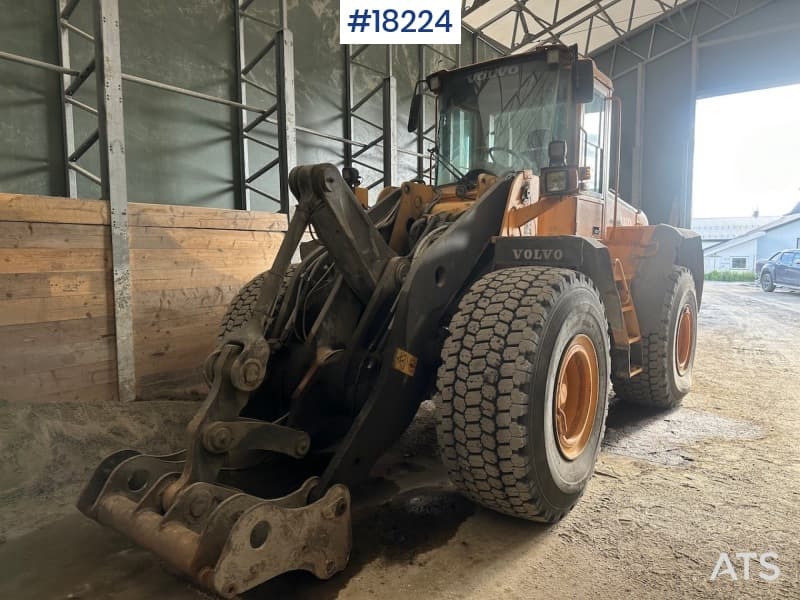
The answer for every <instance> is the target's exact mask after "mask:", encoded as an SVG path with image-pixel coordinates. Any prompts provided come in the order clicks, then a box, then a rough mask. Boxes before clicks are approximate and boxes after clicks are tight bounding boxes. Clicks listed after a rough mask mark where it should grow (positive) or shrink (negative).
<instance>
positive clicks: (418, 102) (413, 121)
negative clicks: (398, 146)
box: [408, 82, 424, 133]
mask: <svg viewBox="0 0 800 600" xmlns="http://www.w3.org/2000/svg"><path fill="white" fill-rule="evenodd" d="M423 83H424V82H418V83H417V85H415V86H414V97H413V98H411V109H410V110H409V111H408V131H409V133H412V132H414V131H416V130H417V128H418V127H419V113H420V109H421V108H422V90H421V89H420V86H421V85H422V84H423Z"/></svg>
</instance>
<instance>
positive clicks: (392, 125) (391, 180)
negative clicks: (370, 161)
mask: <svg viewBox="0 0 800 600" xmlns="http://www.w3.org/2000/svg"><path fill="white" fill-rule="evenodd" d="M393 67H394V65H393V64H392V46H386V73H387V77H386V78H385V79H384V80H383V185H384V186H390V185H393V184H396V183H398V182H399V180H400V178H399V175H398V171H397V80H396V79H395V78H394V68H393Z"/></svg>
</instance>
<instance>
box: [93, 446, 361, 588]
mask: <svg viewBox="0 0 800 600" xmlns="http://www.w3.org/2000/svg"><path fill="white" fill-rule="evenodd" d="M184 454H185V453H178V454H173V455H170V456H147V455H142V454H139V453H137V452H135V451H132V450H123V451H120V452H117V453H115V454H112V455H111V456H109V457H108V458H106V459H105V460H104V461H103V462H102V463H101V464H100V466H99V467H98V468H97V469H96V471H95V473H94V475H93V476H92V478H91V479H90V480H89V482H88V484H87V485H86V487H85V489H84V490H83V493H82V494H81V497H80V499H79V501H78V508H79V509H80V511H81V512H83V513H84V514H85V515H86V516H88V517H90V518H92V519H94V520H96V521H98V522H99V523H101V524H103V525H105V526H108V527H111V528H112V529H115V530H116V531H118V532H120V533H122V534H123V535H126V536H128V537H129V538H131V539H132V540H133V541H135V542H136V543H137V544H139V545H140V546H142V547H144V548H147V549H148V550H150V551H151V552H153V553H154V554H156V555H158V556H159V557H160V558H161V559H163V560H164V561H165V562H167V563H168V564H169V565H171V566H172V567H173V568H175V569H177V570H178V571H180V572H181V573H183V574H184V575H186V576H187V577H189V578H191V579H192V580H194V581H195V582H196V583H197V584H199V585H200V586H202V587H205V588H208V589H209V590H212V591H213V592H215V593H217V594H219V595H220V596H222V597H224V598H232V597H234V596H235V595H237V594H239V593H241V592H244V591H246V590H248V589H251V588H253V587H255V586H257V585H259V584H261V583H263V582H265V581H267V580H269V579H271V578H273V577H275V576H277V575H280V574H281V573H285V572H287V571H293V570H304V571H310V572H311V573H313V574H314V575H316V576H317V577H319V578H320V579H328V578H329V577H331V576H332V575H334V574H335V573H337V572H339V571H341V570H342V569H344V567H345V566H346V565H347V560H348V558H349V554H350V547H351V532H350V493H349V491H348V489H347V488H346V487H345V486H343V485H334V486H332V487H330V488H329V489H328V491H327V492H326V493H325V494H324V495H323V496H322V498H320V499H319V500H317V501H315V502H310V503H309V495H310V493H311V491H312V490H313V489H314V487H315V486H316V485H317V484H318V482H319V478H318V477H311V478H309V479H307V480H306V481H305V482H304V483H303V484H302V485H301V486H300V487H299V488H297V489H296V490H295V491H293V492H292V493H290V494H288V495H286V496H283V497H280V498H272V499H264V498H259V497H256V496H252V495H249V494H246V493H242V492H241V491H239V490H237V489H235V488H231V487H226V486H223V485H217V484H215V483H206V482H196V483H192V484H191V485H188V486H187V487H185V488H183V489H181V490H180V492H178V494H177V496H176V497H175V499H174V500H173V501H172V503H171V504H170V506H169V508H167V509H166V510H165V509H164V508H163V507H164V500H163V497H164V492H165V490H166V489H167V488H168V487H169V485H170V484H172V483H174V482H175V481H176V480H177V479H178V478H179V477H180V474H181V470H182V469H183V467H184V460H185V456H184Z"/></svg>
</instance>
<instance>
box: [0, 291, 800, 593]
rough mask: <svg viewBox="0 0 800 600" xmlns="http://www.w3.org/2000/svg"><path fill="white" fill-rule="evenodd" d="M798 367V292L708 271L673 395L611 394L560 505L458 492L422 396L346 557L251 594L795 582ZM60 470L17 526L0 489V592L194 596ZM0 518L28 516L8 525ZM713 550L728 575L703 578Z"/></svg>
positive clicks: (798, 564) (788, 587)
mask: <svg viewBox="0 0 800 600" xmlns="http://www.w3.org/2000/svg"><path fill="white" fill-rule="evenodd" d="M799 373H800V294H796V293H790V292H776V293H774V294H765V293H763V292H761V291H759V290H758V289H757V288H755V287H753V286H750V285H744V284H721V283H716V284H715V283H712V284H710V285H708V286H707V289H706V294H705V298H704V304H703V307H702V310H701V314H700V337H699V341H698V353H697V362H696V367H695V384H694V389H693V392H692V393H691V394H690V395H689V396H688V397H687V398H686V400H685V402H684V406H683V408H681V409H679V410H676V411H673V412H670V413H647V412H642V411H640V410H632V409H630V408H629V407H627V406H624V405H622V404H614V405H612V407H611V410H610V412H609V424H608V431H607V435H606V442H605V449H604V451H603V452H602V453H601V456H600V459H599V462H598V465H597V472H596V475H595V477H594V478H593V480H592V482H591V483H590V486H589V489H588V490H587V492H586V495H585V496H584V498H583V499H582V500H581V501H580V502H579V503H578V505H577V507H576V508H575V510H574V511H573V512H572V513H571V514H570V515H569V516H568V517H567V518H565V519H564V520H563V521H562V522H561V523H559V524H557V525H555V526H551V527H546V526H542V525H537V524H533V523H527V522H524V521H519V520H515V519H513V518H510V517H505V516H502V515H499V514H496V513H493V512H491V511H489V510H485V509H481V508H477V507H475V506H473V505H472V504H470V503H469V502H467V501H466V500H464V499H462V498H461V497H460V496H458V495H457V494H455V493H454V492H453V490H452V489H451V488H450V487H449V485H448V484H447V482H446V480H445V479H444V476H443V472H442V469H441V467H439V465H438V459H437V457H436V449H435V440H434V431H433V417H432V411H431V407H430V406H429V404H428V403H426V404H424V405H423V408H422V410H421V411H420V414H419V416H418V418H417V420H416V421H415V424H414V426H413V427H412V429H410V430H409V432H407V434H406V435H405V436H404V438H403V439H402V440H401V441H400V443H399V444H398V446H397V447H396V448H395V449H394V450H393V451H392V452H391V453H390V455H387V456H386V457H385V459H384V460H383V461H382V462H381V464H380V465H379V468H378V469H377V471H376V477H375V478H374V479H373V480H371V481H370V482H369V483H368V484H366V485H365V486H363V488H362V489H360V490H354V495H355V496H356V497H357V498H359V501H358V503H357V504H356V505H355V506H354V550H353V554H352V557H351V561H350V565H349V566H348V568H347V569H346V570H345V571H344V572H343V573H340V574H339V575H337V576H335V577H334V578H333V579H331V580H330V581H327V582H319V581H317V580H316V579H314V578H313V577H312V576H310V575H306V574H302V573H291V574H287V575H285V576H282V577H280V578H278V579H277V580H274V581H272V582H269V583H268V584H266V585H264V586H262V587H260V588H258V589H256V590H253V591H251V592H249V593H248V594H247V595H246V598H247V599H248V600H255V599H260V598H270V599H272V598H280V599H284V598H310V599H320V600H322V599H332V598H341V599H355V598H373V597H374V598H381V599H384V598H385V599H393V598H398V599H400V598H402V599H403V600H406V599H407V598H416V597H426V598H436V599H451V598H452V599H456V598H459V599H461V598H498V597H503V598H507V599H515V598H519V599H523V598H524V599H526V600H529V599H531V598H555V599H558V598H589V597H599V598H603V597H608V598H645V597H646V598H676V599H678V598H681V599H683V598H737V597H746V598H753V597H756V598H800V536H798V529H800V461H798V458H797V457H798V451H799V450H800V442H798V432H800V389H799V388H798V383H800V376H799V375H798V374H799ZM34 412H35V411H34ZM28 418H33V417H32V416H29V417H28ZM172 419H173V420H177V421H179V420H180V418H179V416H177V415H175V416H173V417H172ZM11 424H12V425H13V424H14V423H11ZM75 433H80V432H79V431H78V432H75ZM124 433H125V432H114V436H113V437H114V439H117V437H118V436H119V435H122V434H124ZM137 436H138V437H136V439H134V441H136V440H137V439H139V440H141V441H143V442H154V443H156V445H159V444H161V445H164V444H166V442H165V441H164V440H159V439H158V436H156V438H155V439H150V438H147V436H144V437H142V436H141V434H137ZM151 438H152V436H151ZM19 442H20V443H22V442H24V440H19ZM41 445H42V444H41V443H39V444H38V446H37V444H34V445H33V447H34V449H35V448H36V447H39V446H41ZM12 458H13V457H12ZM12 472H13V470H12ZM55 478H56V479H57V480H58V481H62V480H63V483H64V485H63V488H59V487H57V486H56V487H57V489H49V491H48V494H49V496H48V499H49V501H51V502H53V504H54V505H55V506H57V507H60V508H59V509H58V510H56V511H55V512H54V513H52V514H49V515H48V516H49V517H50V518H51V519H52V517H53V516H55V515H59V514H60V515H64V514H66V516H63V517H61V518H60V519H59V520H56V521H54V522H51V523H49V524H46V525H44V526H43V527H40V528H39V529H37V530H36V531H32V532H30V533H27V534H25V535H20V534H21V533H22V532H24V531H25V530H26V528H27V529H30V527H31V523H32V522H28V521H25V518H26V517H24V514H26V513H25V510H24V509H23V508H21V501H20V502H17V504H14V499H13V498H12V499H11V500H9V499H8V498H6V502H5V504H4V505H2V508H3V515H2V516H3V520H0V524H2V523H5V526H6V531H7V532H11V534H10V535H9V534H8V533H7V536H8V540H7V541H6V542H5V543H4V544H1V545H0V565H2V566H0V597H4V598H15V599H22V598H32V599H33V598H35V599H37V600H39V599H48V598H68V597H69V598H84V599H89V598H103V599H113V600H122V599H139V598H148V597H153V598H175V599H178V600H181V599H187V600H189V599H193V598H198V597H203V596H206V595H205V594H203V593H201V592H198V591H197V590H195V589H193V588H192V587H191V586H189V585H188V584H187V583H185V582H184V581H182V580H180V579H178V578H176V577H174V576H173V575H171V574H170V573H168V572H167V571H166V570H165V569H164V568H163V567H162V566H161V565H160V564H159V563H158V562H157V561H156V560H155V559H153V558H152V557H151V556H150V555H149V554H147V553H146V552H143V551H141V550H139V549H137V548H135V547H133V546H131V544H130V543H129V542H127V541H126V540H125V539H123V538H121V537H120V536H117V535H116V534H114V533H112V532H110V531H107V530H104V529H102V528H100V527H99V526H97V525H95V524H94V523H92V522H90V521H88V520H86V519H84V518H83V517H82V516H80V515H78V514H74V512H73V511H72V510H71V509H69V507H68V503H67V497H68V496H69V495H63V494H61V495H59V489H63V490H68V491H69V492H70V494H72V488H73V487H74V483H73V482H74V479H75V474H74V473H73V474H72V476H71V477H67V476H62V477H61V479H58V474H57V473H55ZM51 479H52V477H51ZM47 481H50V479H48V480H47ZM40 483H41V481H40ZM18 487H20V486H18ZM20 489H22V492H24V493H25V494H28V493H34V492H35V489H36V488H35V485H33V484H30V483H29V484H28V485H27V487H25V486H21V488H20ZM22 492H20V493H22ZM69 497H70V498H71V496H69ZM42 504H44V503H43V502H38V504H37V506H41V505H42ZM9 510H13V511H14V513H13V514H12V513H10V512H9ZM9 520H17V521H19V522H21V523H28V524H27V526H25V527H22V526H17V527H16V528H9V527H8V521H9ZM43 521H44V517H42V519H40V520H38V521H36V522H35V524H36V525H37V526H39V525H42V523H43ZM0 531H2V530H0ZM768 551H771V552H774V553H775V554H776V555H777V558H773V559H771V561H770V562H771V563H772V564H775V565H777V566H778V567H779V569H780V576H779V577H778V578H777V579H776V580H775V581H771V582H768V581H765V580H764V579H762V578H761V577H760V574H761V573H763V574H765V575H769V574H770V571H768V570H763V571H762V568H761V566H760V565H759V563H758V561H757V559H756V560H754V561H753V563H752V564H751V567H750V574H749V578H748V579H745V578H744V568H743V561H742V559H738V558H736V556H735V553H737V552H755V553H758V554H762V553H764V552H768ZM721 552H727V553H729V555H730V558H731V560H732V564H733V566H734V567H735V569H736V571H737V575H738V577H737V580H736V581H732V580H731V577H729V576H728V575H726V574H723V575H721V576H719V577H718V578H717V579H716V580H715V581H710V576H711V574H712V571H713V570H714V566H715V564H716V563H717V561H718V559H719V556H720V553H721ZM70 594H71V595H70Z"/></svg>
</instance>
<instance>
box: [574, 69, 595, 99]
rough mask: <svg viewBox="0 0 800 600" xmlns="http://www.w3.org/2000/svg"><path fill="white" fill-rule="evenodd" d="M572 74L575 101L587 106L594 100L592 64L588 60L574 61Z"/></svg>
mask: <svg viewBox="0 0 800 600" xmlns="http://www.w3.org/2000/svg"><path fill="white" fill-rule="evenodd" d="M572 74H573V85H574V90H573V93H574V96H575V101H576V102H579V103H580V104H589V103H590V102H591V101H592V100H593V99H594V63H593V62H592V60H591V59H588V58H584V59H580V60H576V61H575V65H574V66H573V71H572Z"/></svg>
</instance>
